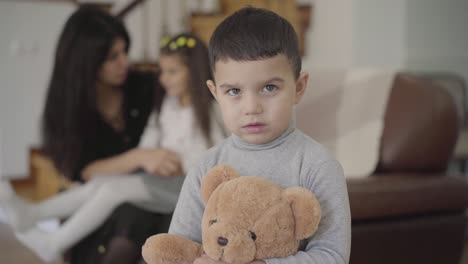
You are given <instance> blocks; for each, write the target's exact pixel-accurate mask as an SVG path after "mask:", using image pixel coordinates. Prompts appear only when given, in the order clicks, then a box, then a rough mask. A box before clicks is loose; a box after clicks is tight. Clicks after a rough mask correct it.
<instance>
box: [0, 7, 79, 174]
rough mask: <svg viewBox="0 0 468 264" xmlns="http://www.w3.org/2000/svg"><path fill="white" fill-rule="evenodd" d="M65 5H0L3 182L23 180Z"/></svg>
mask: <svg viewBox="0 0 468 264" xmlns="http://www.w3.org/2000/svg"><path fill="white" fill-rule="evenodd" d="M72 10H73V5H72V4H70V3H67V2H65V1H64V2H63V3H60V2H43V3H41V4H34V3H32V2H30V1H29V2H26V1H25V2H20V1H14V2H13V1H6V2H0V32H1V38H0V120H1V121H0V165H1V166H2V167H0V176H1V175H12V174H15V175H25V174H26V172H27V153H28V149H29V147H30V146H32V145H37V144H38V143H39V140H40V139H39V132H38V131H39V120H40V116H41V112H42V107H43V102H44V97H45V91H46V87H47V84H48V80H49V74H50V71H51V65H52V59H53V53H54V50H55V44H56V40H57V37H58V34H59V32H60V30H61V27H62V25H63V23H64V21H65V20H66V18H67V17H68V15H69V13H70V12H71V11H72Z"/></svg>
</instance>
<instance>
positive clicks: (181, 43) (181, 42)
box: [176, 37, 187, 47]
mask: <svg viewBox="0 0 468 264" xmlns="http://www.w3.org/2000/svg"><path fill="white" fill-rule="evenodd" d="M176 42H177V46H179V47H183V46H184V45H185V43H187V38H186V37H178V38H177V40H176Z"/></svg>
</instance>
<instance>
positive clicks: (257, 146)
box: [169, 7, 351, 264]
mask: <svg viewBox="0 0 468 264" xmlns="http://www.w3.org/2000/svg"><path fill="white" fill-rule="evenodd" d="M209 49H210V64H211V68H212V71H213V73H214V80H209V81H207V85H208V88H209V89H210V91H211V93H212V94H213V96H214V97H215V98H216V100H217V101H218V103H219V105H220V107H221V112H222V115H223V119H224V123H225V126H226V128H227V129H229V131H230V132H231V133H232V135H231V136H230V137H229V138H228V139H226V140H225V141H224V142H222V143H221V144H219V145H218V146H216V147H214V148H212V149H210V150H209V151H208V153H207V155H206V156H205V157H204V159H203V160H202V162H201V163H200V165H199V166H198V167H196V168H194V169H193V170H192V171H190V172H189V174H188V175H187V177H186V180H185V182H184V185H183V187H182V190H181V194H180V196H179V201H178V204H177V207H176V210H175V212H174V216H173V219H172V223H171V227H170V230H169V233H172V234H177V235H181V236H184V237H186V238H189V239H192V240H194V241H198V242H200V241H201V219H202V216H203V210H204V205H203V202H202V199H201V197H200V183H201V181H202V178H203V176H204V175H205V174H206V172H207V171H208V170H209V169H210V168H212V167H214V166H216V165H217V164H220V163H225V164H228V165H230V166H232V167H233V168H235V169H236V170H237V171H239V173H240V175H256V176H260V177H264V178H266V179H268V180H271V181H273V182H276V183H278V184H280V185H281V186H283V187H290V186H301V187H305V188H308V189H310V190H311V191H312V192H314V194H315V195H316V196H317V198H318V200H319V202H320V205H321V207H322V219H321V223H320V226H319V229H318V230H317V232H316V234H315V235H314V236H313V237H312V238H311V239H310V240H309V241H306V242H307V245H306V246H305V249H304V251H300V252H298V253H297V254H296V255H294V256H290V257H287V258H283V259H265V260H256V261H255V262H254V263H268V264H272V263H327V264H331V263H348V260H349V253H350V243H351V242H350V238H351V234H350V231H351V224H350V209H349V201H348V193H347V189H346V182H345V179H344V176H343V171H342V169H341V166H340V164H339V163H338V162H337V161H336V160H335V159H334V158H332V157H331V156H330V154H328V152H327V151H326V150H325V149H324V148H323V147H322V146H321V145H320V144H318V143H317V142H316V141H314V140H312V139H311V138H309V137H307V136H306V135H304V134H303V133H302V132H300V131H299V130H297V129H296V128H295V118H294V105H295V104H297V103H298V102H299V101H300V99H301V97H302V95H303V94H304V91H305V89H306V86H307V79H308V75H307V73H303V72H301V58H300V55H299V49H298V42H297V36H296V34H295V32H294V29H293V28H292V26H291V25H290V24H289V23H288V22H287V21H286V20H285V19H283V18H281V17H280V16H278V15H276V14H275V13H273V12H270V11H267V10H263V9H256V8H252V7H247V8H244V9H241V10H239V11H238V12H236V13H234V14H233V15H231V16H230V17H228V18H226V19H225V20H224V21H223V22H222V23H221V24H220V25H219V26H218V27H217V29H216V30H215V32H214V33H213V36H212V37H211V40H210V47H209ZM194 263H223V262H222V261H221V260H213V259H210V258H209V257H207V256H203V257H200V258H198V259H197V260H196V261H195V262H194Z"/></svg>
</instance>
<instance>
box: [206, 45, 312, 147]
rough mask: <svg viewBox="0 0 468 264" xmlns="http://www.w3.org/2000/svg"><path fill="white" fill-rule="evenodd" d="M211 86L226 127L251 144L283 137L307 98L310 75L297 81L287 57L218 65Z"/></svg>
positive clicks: (278, 56) (209, 86) (219, 63)
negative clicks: (305, 97) (306, 89)
mask: <svg viewBox="0 0 468 264" xmlns="http://www.w3.org/2000/svg"><path fill="white" fill-rule="evenodd" d="M214 79H215V81H216V85H215V84H214V82H213V81H211V80H209V81H208V82H207V85H208V88H209V89H210V91H211V93H212V94H213V96H214V97H215V98H216V100H217V101H218V103H219V105H220V107H221V112H222V114H223V119H224V124H225V126H226V128H228V129H229V130H230V131H231V132H232V133H234V134H235V135H237V136H238V137H240V138H241V139H242V140H244V141H246V142H248V143H251V144H264V143H268V142H270V141H273V140H274V139H276V138H277V137H279V136H280V135H281V134H282V133H283V132H284V131H285V130H286V129H287V128H288V126H289V122H290V120H291V117H292V111H293V106H294V105H295V104H297V103H298V102H299V101H300V99H301V97H302V95H303V94H304V91H305V88H306V86H307V79H308V75H307V74H305V73H301V75H300V77H299V78H298V79H297V80H296V79H295V78H294V74H293V72H292V67H291V65H290V63H289V61H288V59H287V57H286V56H285V55H282V54H279V55H276V56H274V57H271V58H268V59H262V60H255V61H235V60H231V59H228V60H227V61H218V62H216V64H215V73H214Z"/></svg>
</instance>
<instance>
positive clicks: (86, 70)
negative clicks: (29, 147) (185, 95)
mask: <svg viewBox="0 0 468 264" xmlns="http://www.w3.org/2000/svg"><path fill="white" fill-rule="evenodd" d="M119 38H120V39H122V40H124V41H125V43H126V51H128V49H129V47H130V38H129V35H128V32H127V31H126V29H125V27H124V25H123V24H122V23H121V21H119V20H118V19H116V18H115V17H113V16H111V15H110V14H108V13H106V12H104V11H101V10H98V9H95V8H89V7H88V8H81V9H78V10H77V11H75V12H74V13H73V14H72V15H71V16H70V18H69V19H68V20H67V22H66V23H65V26H64V28H63V31H62V33H61V35H60V38H59V41H58V45H57V48H56V52H55V61H54V67H53V71H52V76H51V79H50V83H49V88H48V92H47V98H46V103H45V108H44V112H43V117H42V118H43V120H42V140H43V149H44V151H45V152H46V153H47V154H48V155H49V156H50V157H51V158H52V160H53V161H54V164H55V165H56V167H57V168H58V169H59V171H60V172H61V173H63V174H64V175H65V176H67V177H72V176H71V174H72V173H75V172H76V170H77V169H78V168H77V166H78V163H79V158H80V157H81V151H82V146H83V144H85V143H86V141H87V140H88V139H89V138H90V137H92V136H93V135H94V134H95V131H96V127H97V125H98V122H99V120H100V118H99V112H98V110H97V101H96V82H97V78H98V74H99V70H100V67H101V66H102V65H103V63H104V62H105V60H106V59H107V57H108V55H109V52H110V50H111V48H112V46H113V44H114V42H115V40H117V39H119Z"/></svg>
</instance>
